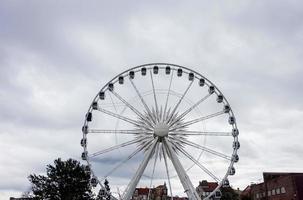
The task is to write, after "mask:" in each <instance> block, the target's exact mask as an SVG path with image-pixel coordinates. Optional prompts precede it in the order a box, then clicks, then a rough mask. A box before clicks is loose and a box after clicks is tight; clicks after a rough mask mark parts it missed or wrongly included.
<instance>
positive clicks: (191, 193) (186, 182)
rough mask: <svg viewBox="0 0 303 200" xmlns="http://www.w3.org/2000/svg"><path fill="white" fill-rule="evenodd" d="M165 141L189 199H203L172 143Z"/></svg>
mask: <svg viewBox="0 0 303 200" xmlns="http://www.w3.org/2000/svg"><path fill="white" fill-rule="evenodd" d="M163 142H164V144H165V146H166V147H167V151H168V153H169V156H170V159H171V161H172V163H173V165H174V167H175V170H176V172H177V174H178V176H179V179H180V181H181V183H182V186H183V188H184V191H185V192H186V194H187V196H188V198H189V200H201V198H200V196H199V195H198V193H197V191H196V190H195V188H194V186H193V184H192V182H191V181H190V179H189V177H188V175H187V174H186V171H185V169H184V168H183V166H182V164H181V162H180V160H179V159H178V157H177V155H176V152H175V151H174V150H173V148H172V145H171V144H170V143H169V142H168V141H167V140H166V139H163Z"/></svg>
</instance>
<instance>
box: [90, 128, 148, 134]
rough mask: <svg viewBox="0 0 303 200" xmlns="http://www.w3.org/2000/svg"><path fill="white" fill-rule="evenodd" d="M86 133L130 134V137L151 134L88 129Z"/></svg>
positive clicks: (139, 131) (134, 131) (136, 131)
mask: <svg viewBox="0 0 303 200" xmlns="http://www.w3.org/2000/svg"><path fill="white" fill-rule="evenodd" d="M87 132H88V133H109V134H130V135H138V134H152V132H151V131H143V130H106V129H89V130H88V131H87Z"/></svg>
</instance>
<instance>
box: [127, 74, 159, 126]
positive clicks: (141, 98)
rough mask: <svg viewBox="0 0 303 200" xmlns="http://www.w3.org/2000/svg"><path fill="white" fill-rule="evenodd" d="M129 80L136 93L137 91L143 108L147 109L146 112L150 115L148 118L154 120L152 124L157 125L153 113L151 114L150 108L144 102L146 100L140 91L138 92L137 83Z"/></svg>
mask: <svg viewBox="0 0 303 200" xmlns="http://www.w3.org/2000/svg"><path fill="white" fill-rule="evenodd" d="M129 80H130V82H131V84H132V86H133V88H134V89H135V91H136V93H137V95H138V97H139V98H140V100H141V102H142V104H143V106H144V108H145V110H146V112H147V114H148V117H149V118H150V119H151V120H152V122H153V123H154V124H155V119H154V118H153V115H152V113H151V111H150V109H149V107H148V106H147V104H146V102H145V101H144V99H143V97H142V95H141V93H140V92H139V90H138V88H137V87H136V85H135V83H134V82H133V80H132V79H129Z"/></svg>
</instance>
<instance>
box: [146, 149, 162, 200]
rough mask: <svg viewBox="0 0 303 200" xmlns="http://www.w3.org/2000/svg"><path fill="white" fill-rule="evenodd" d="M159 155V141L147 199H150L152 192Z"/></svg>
mask: <svg viewBox="0 0 303 200" xmlns="http://www.w3.org/2000/svg"><path fill="white" fill-rule="evenodd" d="M158 155H159V143H157V144H156V150H155V159H154V164H153V171H152V176H151V179H150V184H149V190H148V196H147V199H150V192H151V187H152V184H153V179H154V175H155V168H156V164H157V159H158Z"/></svg>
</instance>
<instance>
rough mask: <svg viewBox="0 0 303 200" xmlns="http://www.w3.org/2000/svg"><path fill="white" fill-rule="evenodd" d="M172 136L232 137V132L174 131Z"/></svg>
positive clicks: (171, 133)
mask: <svg viewBox="0 0 303 200" xmlns="http://www.w3.org/2000/svg"><path fill="white" fill-rule="evenodd" d="M169 134H170V135H180V136H200V135H207V136H232V133H231V132H220V131H214V132H213V131H185V130H184V131H172V132H170V133H169Z"/></svg>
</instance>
